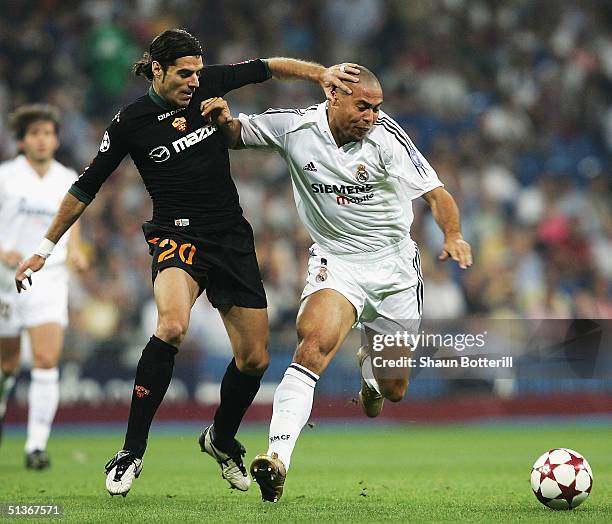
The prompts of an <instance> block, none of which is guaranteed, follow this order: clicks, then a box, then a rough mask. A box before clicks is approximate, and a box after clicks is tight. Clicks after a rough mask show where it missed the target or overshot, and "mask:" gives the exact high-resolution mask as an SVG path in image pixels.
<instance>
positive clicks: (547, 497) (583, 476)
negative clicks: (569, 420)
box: [531, 448, 593, 509]
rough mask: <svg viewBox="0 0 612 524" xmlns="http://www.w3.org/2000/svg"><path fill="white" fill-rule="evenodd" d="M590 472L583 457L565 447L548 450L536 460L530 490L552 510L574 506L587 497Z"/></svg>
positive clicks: (591, 475) (590, 479) (590, 482)
mask: <svg viewBox="0 0 612 524" xmlns="http://www.w3.org/2000/svg"><path fill="white" fill-rule="evenodd" d="M592 487H593V472H592V471H591V466H589V463H588V462H587V461H586V459H585V458H584V457H583V456H582V455H581V454H580V453H578V452H576V451H573V450H571V449H567V448H557V449H551V450H550V451H547V452H546V453H544V454H543V455H542V456H541V457H540V458H539V459H538V460H536V461H535V464H534V465H533V468H532V470H531V489H533V493H534V494H535V496H536V498H537V499H538V500H539V501H540V502H541V503H542V504H544V505H545V506H548V507H549V508H552V509H574V508H575V507H576V506H579V505H580V504H582V503H583V502H584V501H585V499H586V498H587V497H588V496H589V493H590V492H591V488H592Z"/></svg>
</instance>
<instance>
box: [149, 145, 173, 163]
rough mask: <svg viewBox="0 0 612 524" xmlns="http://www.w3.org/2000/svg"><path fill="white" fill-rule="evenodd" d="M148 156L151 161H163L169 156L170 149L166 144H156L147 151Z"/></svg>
mask: <svg viewBox="0 0 612 524" xmlns="http://www.w3.org/2000/svg"><path fill="white" fill-rule="evenodd" d="M149 158H150V159H151V160H153V162H158V163H159V162H165V161H166V160H168V159H169V158H170V150H169V149H168V148H167V147H166V146H157V147H154V148H153V149H151V151H150V152H149Z"/></svg>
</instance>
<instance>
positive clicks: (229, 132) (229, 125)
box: [219, 118, 244, 149]
mask: <svg viewBox="0 0 612 524" xmlns="http://www.w3.org/2000/svg"><path fill="white" fill-rule="evenodd" d="M219 128H220V129H221V132H222V133H223V136H224V137H225V139H226V140H227V147H228V148H230V149H241V148H242V147H244V144H243V143H242V139H241V138H240V132H241V130H242V124H241V123H240V120H238V119H237V118H232V120H230V121H229V122H225V123H224V124H221V125H219Z"/></svg>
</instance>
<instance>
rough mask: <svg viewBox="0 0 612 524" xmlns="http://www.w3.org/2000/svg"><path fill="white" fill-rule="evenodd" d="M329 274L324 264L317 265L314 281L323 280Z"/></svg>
mask: <svg viewBox="0 0 612 524" xmlns="http://www.w3.org/2000/svg"><path fill="white" fill-rule="evenodd" d="M328 276H329V273H328V270H327V268H326V267H325V266H319V272H318V273H317V276H316V277H315V281H316V282H319V283H321V282H325V281H326V280H327V277H328Z"/></svg>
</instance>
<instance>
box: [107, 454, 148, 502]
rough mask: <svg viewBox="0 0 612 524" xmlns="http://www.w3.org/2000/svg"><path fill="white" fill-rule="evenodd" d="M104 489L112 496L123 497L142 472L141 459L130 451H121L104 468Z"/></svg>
mask: <svg viewBox="0 0 612 524" xmlns="http://www.w3.org/2000/svg"><path fill="white" fill-rule="evenodd" d="M104 469H105V471H106V489H107V490H108V492H109V493H110V494H111V496H112V495H123V496H124V497H125V496H126V495H127V494H128V491H130V488H131V487H132V482H134V479H135V478H138V476H139V475H140V472H141V471H142V459H139V458H138V457H137V456H136V455H134V453H132V452H131V451H127V450H125V449H122V450H121V451H118V452H117V454H116V455H115V456H114V457H113V458H112V459H110V460H109V461H108V462H107V463H106V466H104Z"/></svg>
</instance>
